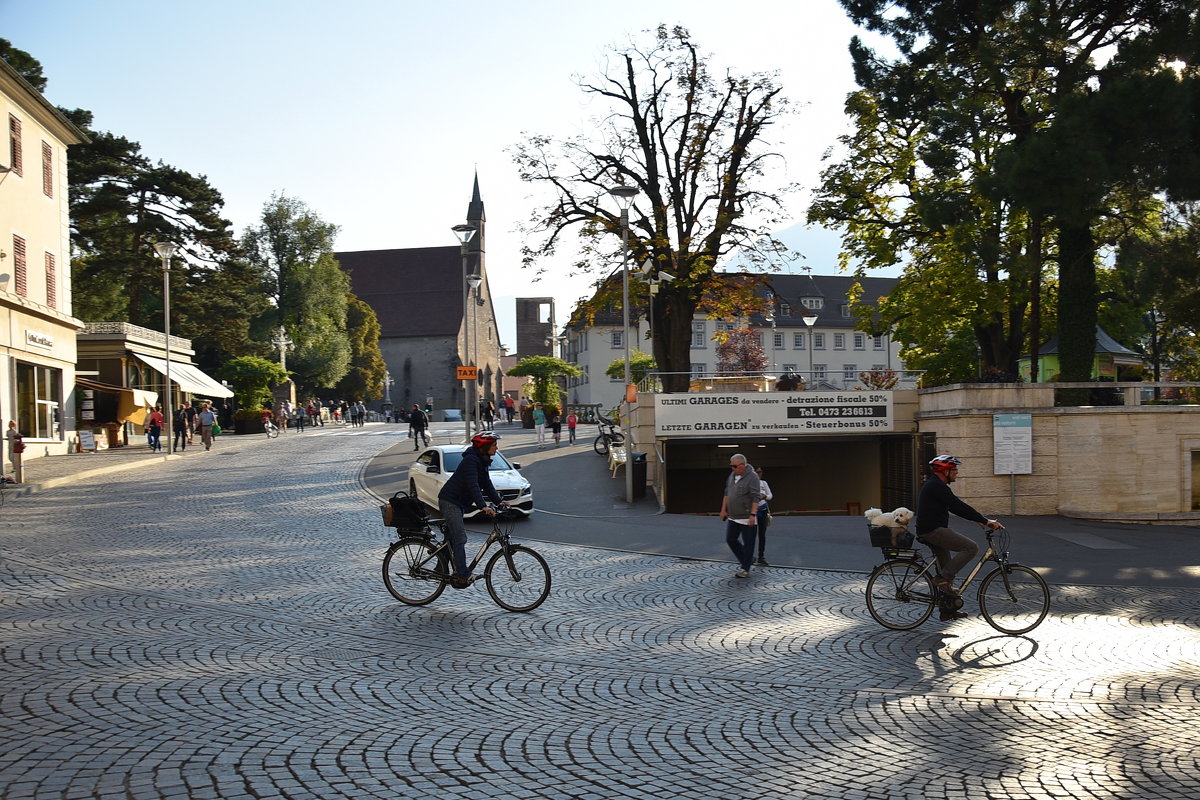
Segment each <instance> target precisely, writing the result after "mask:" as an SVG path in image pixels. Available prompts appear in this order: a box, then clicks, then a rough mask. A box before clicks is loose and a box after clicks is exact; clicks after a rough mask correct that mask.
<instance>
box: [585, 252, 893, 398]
mask: <svg viewBox="0 0 1200 800" xmlns="http://www.w3.org/2000/svg"><path fill="white" fill-rule="evenodd" d="M854 281H855V279H854V278H852V277H850V276H844V275H811V276H810V275H776V276H772V277H771V279H770V289H769V291H770V292H771V297H770V301H771V304H772V305H773V306H774V314H773V319H772V318H771V316H770V315H757V314H756V315H753V316H752V317H750V318H748V319H747V318H738V319H718V318H715V317H711V316H708V315H705V314H697V315H696V316H695V317H694V318H693V319H692V344H691V354H692V356H691V373H692V377H693V378H696V379H702V378H706V377H712V376H714V375H716V374H717V372H718V364H719V361H720V359H719V357H718V355H717V342H716V337H717V335H718V334H719V333H721V332H723V331H733V330H737V329H740V328H749V329H750V330H752V331H754V332H755V333H756V334H757V335H758V336H759V339H760V341H761V342H762V346H763V352H764V354H765V355H766V357H767V359H768V367H767V369H766V370H765V372H766V373H767V374H768V375H773V376H776V377H782V376H785V375H793V376H796V377H798V378H799V379H800V380H802V381H803V383H804V385H805V386H807V387H808V388H810V389H825V390H837V389H851V388H854V387H856V386H861V385H862V384H863V381H862V380H861V376H862V373H865V372H875V373H883V372H886V371H888V370H891V371H893V372H894V373H895V374H896V377H897V379H898V381H899V383H898V384H897V388H910V389H911V388H914V386H915V377H914V376H910V375H908V373H906V371H905V369H904V364H903V362H902V361H901V360H900V344H899V343H897V342H896V341H894V340H893V339H892V337H891V336H890V335H889V334H888V333H886V332H881V333H878V334H873V333H867V332H863V331H858V330H855V316H854V313H853V309H852V306H851V301H850V298H849V292H850V289H851V286H852V285H853V283H854ZM861 283H862V285H863V295H862V300H861V302H863V303H867V304H870V305H874V304H875V303H876V302H877V301H878V299H879V298H880V297H882V296H885V295H887V293H888V292H890V291H891V290H892V288H893V287H894V286H895V285H896V279H894V278H863V279H861ZM632 311H635V309H631V312H632ZM636 312H637V313H636V314H634V313H631V315H630V318H631V329H630V331H629V335H631V337H632V338H631V339H630V351H631V352H636V351H638V350H642V351H645V352H649V351H650V341H649V339H648V338H647V326H646V321H645V314H644V310H643V309H636ZM620 317H621V315H620V313H619V309H618V310H617V312H616V313H612V314H604V313H601V314H597V316H596V320H595V322H593V323H592V324H584V323H583V322H580V321H579V320H580V318H581V315H580V314H574V315H573V316H572V322H571V323H569V324H568V326H567V328H566V331H565V337H566V340H565V341H564V342H563V353H562V357H563V359H564V360H566V361H569V362H571V363H573V364H575V365H576V366H578V367H579V368H580V370H582V371H583V373H584V374H583V375H582V376H581V377H579V378H572V379H569V380H568V381H567V400H568V402H571V403H585V404H586V403H598V404H600V405H601V406H602V407H603V408H605V409H608V408H612V407H614V406H616V404H617V402H618V401H619V400H620V398H621V387H622V385H623V383H624V381H623V378H622V377H617V378H611V377H609V376H607V375H606V374H605V371H606V370H607V369H608V366H609V365H610V364H611V363H612V362H613V361H622V360H624V357H625V349H624V348H625V345H624V336H625V335H627V334H626V331H625V330H624V328H623V326H622V324H621V320H620ZM806 320H807V321H806Z"/></svg>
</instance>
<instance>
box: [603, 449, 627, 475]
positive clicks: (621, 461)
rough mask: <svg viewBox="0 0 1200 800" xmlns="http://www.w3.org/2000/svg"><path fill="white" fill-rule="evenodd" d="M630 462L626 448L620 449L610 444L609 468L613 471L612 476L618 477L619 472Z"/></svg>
mask: <svg viewBox="0 0 1200 800" xmlns="http://www.w3.org/2000/svg"><path fill="white" fill-rule="evenodd" d="M628 460H629V455H628V453H626V452H625V448H624V447H618V446H616V445H613V444H610V445H609V446H608V467H609V469H611V470H612V476H613V477H614V478H615V477H617V470H619V469H620V468H621V467H623V466H625V462H626V461H628Z"/></svg>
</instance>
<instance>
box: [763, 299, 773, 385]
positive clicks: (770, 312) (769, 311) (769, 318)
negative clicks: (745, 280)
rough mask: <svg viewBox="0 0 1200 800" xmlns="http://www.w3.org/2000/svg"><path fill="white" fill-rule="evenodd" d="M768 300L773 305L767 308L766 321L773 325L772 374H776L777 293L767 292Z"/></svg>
mask: <svg viewBox="0 0 1200 800" xmlns="http://www.w3.org/2000/svg"><path fill="white" fill-rule="evenodd" d="M767 302H768V303H770V304H771V307H770V308H769V309H767V313H766V315H765V316H766V321H767V322H769V323H770V325H771V375H772V376H774V375H775V293H774V292H767Z"/></svg>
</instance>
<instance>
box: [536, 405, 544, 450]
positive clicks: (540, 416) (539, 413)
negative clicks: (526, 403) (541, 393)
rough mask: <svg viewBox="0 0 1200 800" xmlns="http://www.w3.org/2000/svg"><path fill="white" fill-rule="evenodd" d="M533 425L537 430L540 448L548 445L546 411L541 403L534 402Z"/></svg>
mask: <svg viewBox="0 0 1200 800" xmlns="http://www.w3.org/2000/svg"><path fill="white" fill-rule="evenodd" d="M533 427H534V430H536V431H537V443H538V450H541V449H542V448H543V447H545V446H546V412H545V411H544V410H543V409H542V404H541V403H534V404H533Z"/></svg>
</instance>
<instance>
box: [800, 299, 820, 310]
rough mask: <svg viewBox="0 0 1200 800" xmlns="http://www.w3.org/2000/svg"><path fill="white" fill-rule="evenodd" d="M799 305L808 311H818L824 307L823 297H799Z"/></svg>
mask: <svg viewBox="0 0 1200 800" xmlns="http://www.w3.org/2000/svg"><path fill="white" fill-rule="evenodd" d="M800 305H802V306H804V307H805V308H807V309H808V310H810V311H820V310H821V309H822V308H824V307H825V298H823V297H801V298H800Z"/></svg>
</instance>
